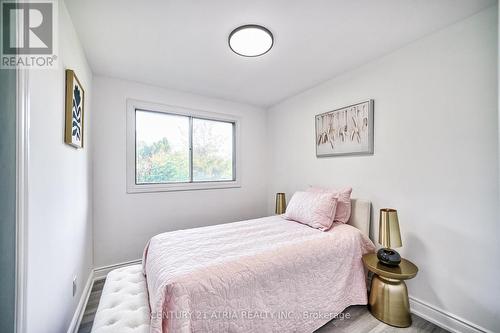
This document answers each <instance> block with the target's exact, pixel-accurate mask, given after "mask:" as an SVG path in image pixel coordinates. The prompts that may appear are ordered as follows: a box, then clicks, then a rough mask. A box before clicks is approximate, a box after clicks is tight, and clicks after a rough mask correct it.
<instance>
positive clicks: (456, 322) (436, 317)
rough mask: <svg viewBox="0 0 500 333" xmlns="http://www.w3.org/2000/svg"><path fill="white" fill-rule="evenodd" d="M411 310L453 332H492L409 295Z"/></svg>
mask: <svg viewBox="0 0 500 333" xmlns="http://www.w3.org/2000/svg"><path fill="white" fill-rule="evenodd" d="M409 298H410V308H411V312H412V313H414V314H416V315H417V316H419V317H422V318H423V319H425V320H427V321H430V322H431V323H434V324H436V325H438V326H439V327H442V328H444V329H445V330H447V331H450V332H454V333H493V332H492V331H489V330H487V329H486V328H484V327H481V326H479V325H476V324H474V323H471V322H470V321H468V320H465V319H463V318H460V317H458V316H456V315H454V314H452V313H449V312H447V311H444V310H442V309H439V308H437V307H435V306H433V305H430V304H429V303H426V302H424V301H422V300H419V299H418V298H415V297H412V296H410V297H409Z"/></svg>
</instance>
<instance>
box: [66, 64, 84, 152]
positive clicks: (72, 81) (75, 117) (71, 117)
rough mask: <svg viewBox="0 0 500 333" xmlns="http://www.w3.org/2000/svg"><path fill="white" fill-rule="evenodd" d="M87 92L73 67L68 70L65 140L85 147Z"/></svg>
mask: <svg viewBox="0 0 500 333" xmlns="http://www.w3.org/2000/svg"><path fill="white" fill-rule="evenodd" d="M84 102H85V92H84V91H83V87H82V85H81V83H80V81H79V80H78V78H77V77H76V75H75V72H74V71H72V70H71V69H67V70H66V124H65V130H64V142H66V143H67V144H69V145H71V146H73V147H76V148H83V111H84V104H85V103H84Z"/></svg>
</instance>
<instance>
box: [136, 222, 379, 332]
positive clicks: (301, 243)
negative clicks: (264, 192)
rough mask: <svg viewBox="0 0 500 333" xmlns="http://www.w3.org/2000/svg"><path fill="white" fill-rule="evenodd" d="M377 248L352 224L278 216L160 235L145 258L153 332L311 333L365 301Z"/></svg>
mask: <svg viewBox="0 0 500 333" xmlns="http://www.w3.org/2000/svg"><path fill="white" fill-rule="evenodd" d="M373 250H374V245H373V243H372V242H371V241H370V240H369V239H368V238H366V237H365V236H363V235H362V233H361V232H360V231H359V230H358V229H356V228H354V227H352V226H349V225H345V224H335V225H334V227H333V228H332V229H331V230H330V231H328V232H322V231H319V230H316V229H313V228H310V227H308V226H306V225H302V224H300V223H297V222H293V221H287V220H285V219H283V218H281V217H279V216H271V217H266V218H261V219H256V220H249V221H242V222H235V223H228V224H220V225H215V226H209V227H203V228H196V229H188V230H179V231H173V232H167V233H163V234H159V235H157V236H154V237H153V238H151V240H150V242H149V244H148V246H147V247H146V249H145V251H144V258H143V266H144V272H145V274H146V279H147V286H148V293H149V302H150V307H151V332H154V333H160V332H163V333H167V332H312V331H314V330H316V329H318V328H319V327H321V326H322V325H324V324H325V323H327V322H328V321H330V320H331V319H333V318H334V317H335V315H337V314H339V313H341V312H342V311H343V310H344V309H345V308H346V307H348V306H350V305H354V304H366V303H367V295H366V279H365V275H366V274H365V271H364V268H363V264H362V262H361V256H362V255H363V254H365V253H367V252H372V251H373Z"/></svg>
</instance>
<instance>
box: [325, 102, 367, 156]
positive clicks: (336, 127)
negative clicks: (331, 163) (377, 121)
mask: <svg viewBox="0 0 500 333" xmlns="http://www.w3.org/2000/svg"><path fill="white" fill-rule="evenodd" d="M373 104H374V103H373V100H368V101H365V102H361V103H358V104H354V105H350V106H346V107H343V108H340V109H337V110H333V111H329V112H325V113H322V114H319V115H317V116H316V117H315V118H316V119H315V122H316V156H317V157H327V156H339V155H353V154H373Z"/></svg>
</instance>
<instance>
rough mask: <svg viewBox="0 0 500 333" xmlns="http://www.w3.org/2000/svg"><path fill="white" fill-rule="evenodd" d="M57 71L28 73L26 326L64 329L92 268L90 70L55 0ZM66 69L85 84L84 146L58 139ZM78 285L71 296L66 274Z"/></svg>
mask: <svg viewBox="0 0 500 333" xmlns="http://www.w3.org/2000/svg"><path fill="white" fill-rule="evenodd" d="M59 60H60V67H59V69H57V70H43V69H38V70H32V71H30V78H29V80H30V83H29V90H30V104H31V109H30V123H31V124H30V130H29V135H30V139H29V144H30V153H29V165H28V168H29V171H28V172H29V173H28V177H29V199H28V201H29V212H28V214H29V222H28V223H29V224H28V270H27V332H30V333H31V332H33V333H35V332H36V333H44V332H47V333H54V332H65V331H66V330H67V329H68V327H69V325H70V322H71V319H72V317H73V313H74V311H75V308H76V305H77V303H78V301H79V299H80V296H81V293H82V289H83V287H84V285H85V283H86V282H87V279H88V277H89V274H90V273H91V270H92V266H93V265H92V199H91V195H92V161H91V149H90V148H89V147H91V145H92V144H91V141H90V139H91V135H89V134H90V132H91V126H90V122H91V121H90V118H91V117H90V116H91V114H92V110H91V107H90V104H91V103H90V102H91V94H92V72H91V70H90V68H89V66H88V65H87V62H86V60H85V56H84V53H83V50H82V48H81V46H80V43H79V41H78V37H77V35H76V33H75V31H74V29H73V24H72V22H71V19H70V17H69V15H68V12H67V11H66V8H65V5H64V2H63V1H59ZM66 68H70V69H73V70H75V72H76V74H77V75H78V78H79V79H80V81H81V83H82V85H83V87H84V89H85V98H86V99H85V106H86V108H85V143H84V144H85V148H83V149H81V150H76V149H74V148H72V147H70V146H68V145H66V144H64V99H65V97H64V92H65V72H64V70H65V69H66ZM74 275H77V276H78V291H77V294H76V296H75V297H73V296H72V281H73V276H74Z"/></svg>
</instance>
